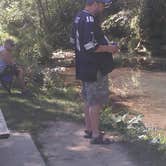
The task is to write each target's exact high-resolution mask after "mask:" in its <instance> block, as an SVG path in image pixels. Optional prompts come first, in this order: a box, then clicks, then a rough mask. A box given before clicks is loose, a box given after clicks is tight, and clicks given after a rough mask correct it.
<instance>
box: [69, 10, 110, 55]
mask: <svg viewBox="0 0 166 166" xmlns="http://www.w3.org/2000/svg"><path fill="white" fill-rule="evenodd" d="M70 41H71V43H72V44H73V45H74V48H75V50H76V51H77V52H78V53H84V54H88V53H89V52H93V51H95V49H96V48H97V46H98V45H107V44H108V39H107V38H106V37H105V35H104V33H103V32H102V30H101V28H100V26H99V24H98V21H97V19H95V17H94V16H93V15H91V14H90V13H89V12H88V11H86V10H83V11H81V12H79V13H78V14H77V16H76V18H75V20H74V23H73V29H72V35H71V39H70Z"/></svg>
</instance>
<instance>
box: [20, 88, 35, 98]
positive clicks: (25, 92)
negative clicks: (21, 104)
mask: <svg viewBox="0 0 166 166" xmlns="http://www.w3.org/2000/svg"><path fill="white" fill-rule="evenodd" d="M21 95H22V96H25V97H33V94H32V92H31V91H30V90H29V89H27V90H24V91H22V93H21Z"/></svg>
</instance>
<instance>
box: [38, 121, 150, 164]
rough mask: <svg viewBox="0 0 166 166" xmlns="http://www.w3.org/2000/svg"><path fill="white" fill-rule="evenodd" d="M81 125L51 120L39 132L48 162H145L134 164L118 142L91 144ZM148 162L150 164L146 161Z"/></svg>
mask: <svg viewBox="0 0 166 166" xmlns="http://www.w3.org/2000/svg"><path fill="white" fill-rule="evenodd" d="M82 134H83V127H82V126H79V125H78V124H75V123H70V122H57V123H52V124H50V126H49V127H48V129H47V130H45V131H44V133H41V135H40V136H39V142H40V143H41V144H42V145H43V149H42V150H43V153H44V155H45V156H46V158H47V159H48V165H49V166H144V165H138V164H136V163H135V162H134V161H133V159H132V158H131V157H130V155H129V154H128V150H127V149H126V148H124V147H123V146H121V145H120V144H112V145H110V146H98V145H96V146H95V145H90V144H89V141H88V140H86V139H84V138H83V137H82ZM146 166H149V165H146Z"/></svg>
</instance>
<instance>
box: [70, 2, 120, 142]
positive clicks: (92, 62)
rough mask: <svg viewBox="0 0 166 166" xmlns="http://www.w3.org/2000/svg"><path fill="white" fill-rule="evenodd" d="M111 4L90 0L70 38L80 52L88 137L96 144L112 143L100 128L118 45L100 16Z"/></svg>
mask: <svg viewBox="0 0 166 166" xmlns="http://www.w3.org/2000/svg"><path fill="white" fill-rule="evenodd" d="M107 3H111V0H86V6H85V9H84V10H82V11H81V12H79V13H78V14H77V16H76V18H75V19H74V23H73V29H72V36H71V39H70V42H71V43H72V44H73V46H74V49H75V53H76V77H77V79H79V80H81V81H82V85H83V88H82V93H83V98H84V101H85V109H84V112H85V124H86V130H85V138H90V139H91V143H92V144H108V143H110V141H109V140H108V139H104V134H103V133H101V132H100V130H99V117H100V111H101V110H102V108H103V106H104V105H105V104H107V103H108V100H109V87H108V76H107V75H108V73H110V72H111V71H112V69H113V59H112V54H114V53H116V52H117V51H118V47H117V46H116V45H110V43H109V41H108V39H107V37H106V36H105V35H104V33H103V31H102V30H101V27H100V24H99V22H98V19H97V18H96V16H97V15H100V14H101V13H102V12H103V11H104V8H105V5H106V4H107Z"/></svg>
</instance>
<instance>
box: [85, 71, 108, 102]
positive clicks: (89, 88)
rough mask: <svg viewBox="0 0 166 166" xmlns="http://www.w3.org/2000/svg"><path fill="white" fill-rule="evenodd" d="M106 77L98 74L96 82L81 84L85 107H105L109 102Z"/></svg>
mask: <svg viewBox="0 0 166 166" xmlns="http://www.w3.org/2000/svg"><path fill="white" fill-rule="evenodd" d="M109 94H110V93H109V81H108V76H102V75H101V73H100V72H99V73H98V77H97V81H96V82H83V87H82V95H83V99H84V101H85V102H86V104H87V105H96V104H100V105H106V104H108V101H109Z"/></svg>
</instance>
